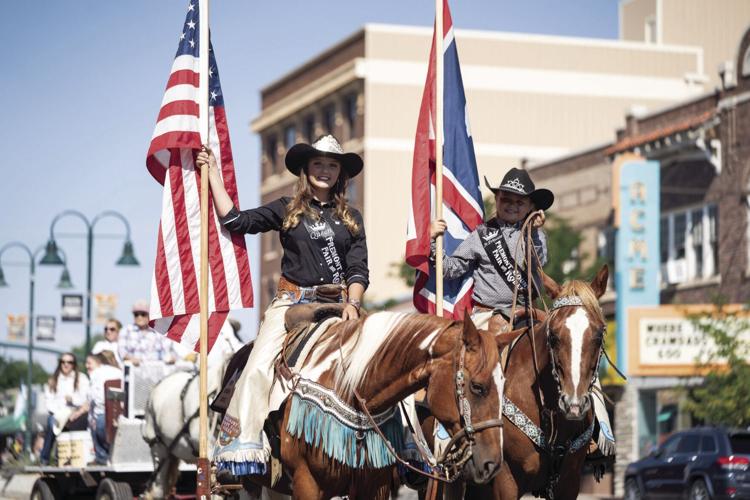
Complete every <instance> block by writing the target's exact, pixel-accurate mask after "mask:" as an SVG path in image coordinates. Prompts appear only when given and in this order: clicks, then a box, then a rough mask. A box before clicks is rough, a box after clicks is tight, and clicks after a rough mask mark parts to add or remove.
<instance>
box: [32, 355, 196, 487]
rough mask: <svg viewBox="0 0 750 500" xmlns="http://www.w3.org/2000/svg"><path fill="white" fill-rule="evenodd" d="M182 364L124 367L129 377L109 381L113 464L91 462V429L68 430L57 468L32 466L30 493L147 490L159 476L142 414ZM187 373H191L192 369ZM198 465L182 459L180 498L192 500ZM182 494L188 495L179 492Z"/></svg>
mask: <svg viewBox="0 0 750 500" xmlns="http://www.w3.org/2000/svg"><path fill="white" fill-rule="evenodd" d="M179 368H180V367H174V366H164V365H159V366H157V365H144V366H138V367H136V366H133V365H130V364H127V365H126V367H125V376H124V380H123V381H122V382H121V383H120V381H116V382H108V383H107V384H106V386H105V387H106V421H107V423H108V426H107V441H108V442H109V443H110V445H111V448H110V462H109V464H107V465H93V464H89V460H91V459H93V457H92V456H91V455H90V447H91V442H90V440H89V439H87V434H88V431H86V432H77V433H69V435H65V434H66V433H63V435H61V436H60V437H59V438H58V441H61V442H62V444H60V445H59V446H58V451H60V449H61V448H64V450H63V451H62V452H61V453H59V456H58V464H57V465H55V466H48V465H42V466H28V467H26V468H25V469H24V471H25V472H26V473H30V474H38V475H39V478H38V479H37V480H36V482H35V483H34V486H33V488H32V491H31V496H30V498H32V499H33V500H53V499H60V498H96V499H108V500H124V499H127V500H131V499H132V498H133V497H137V496H139V495H141V494H143V493H145V492H147V491H148V489H149V487H150V485H151V483H153V481H154V480H155V478H156V476H157V474H158V467H157V470H156V471H155V470H154V463H153V459H152V454H151V449H150V447H149V444H148V443H147V442H146V441H145V440H144V438H143V436H142V427H143V423H144V419H143V417H144V416H145V414H146V411H147V406H148V400H149V395H150V394H151V392H152V389H153V388H154V386H155V385H157V384H158V383H159V381H161V380H163V379H164V378H165V377H166V376H167V375H169V373H170V372H175V371H179ZM185 376H188V377H190V376H192V375H191V373H190V372H187V373H186V374H185ZM195 470H196V468H195V465H193V464H189V463H184V462H183V463H182V464H181V465H180V466H179V474H177V476H178V478H177V479H178V480H177V484H176V491H177V492H178V495H177V497H178V498H190V497H192V496H194V493H195ZM179 493H183V495H180V494H179Z"/></svg>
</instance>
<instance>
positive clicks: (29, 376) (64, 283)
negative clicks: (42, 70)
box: [0, 241, 71, 451]
mask: <svg viewBox="0 0 750 500" xmlns="http://www.w3.org/2000/svg"><path fill="white" fill-rule="evenodd" d="M11 248H20V249H21V250H23V251H24V252H25V253H26V255H27V256H28V258H29V319H28V321H29V338H28V368H27V371H26V434H25V439H24V441H25V443H26V449H27V450H28V451H31V427H32V414H31V412H32V408H31V406H32V397H31V384H32V381H33V374H34V372H33V370H32V366H33V361H34V359H33V354H32V353H33V352H34V287H35V283H36V258H37V256H38V255H39V253H40V252H41V251H42V250H44V247H39V248H38V249H37V250H36V251H35V252H32V251H31V249H30V248H29V247H28V246H27V245H25V244H24V243H21V242H20V241H13V242H10V243H8V244H6V245H5V246H3V248H2V249H0V263H2V257H3V254H4V253H5V251H6V250H9V249H11ZM63 256H64V254H63ZM61 261H62V263H63V265H64V264H65V261H64V260H63V259H61ZM6 286H8V283H7V282H6V281H5V273H3V269H2V265H0V287H6ZM69 286H71V284H70V276H69V274H68V267H67V266H65V267H64V269H63V275H62V276H61V278H60V284H59V285H58V287H59V288H67V287H69Z"/></svg>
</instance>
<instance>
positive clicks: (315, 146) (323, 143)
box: [284, 134, 363, 178]
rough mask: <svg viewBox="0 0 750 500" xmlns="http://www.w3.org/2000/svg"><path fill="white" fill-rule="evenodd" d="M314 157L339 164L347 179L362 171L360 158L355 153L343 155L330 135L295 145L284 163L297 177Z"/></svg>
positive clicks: (337, 143) (290, 149)
mask: <svg viewBox="0 0 750 500" xmlns="http://www.w3.org/2000/svg"><path fill="white" fill-rule="evenodd" d="M316 156H325V157H327V158H334V159H336V160H338V161H339V162H340V163H341V168H342V169H343V170H344V171H345V172H346V174H347V175H348V176H349V178H352V177H354V176H355V175H357V174H358V173H360V172H361V171H362V166H363V163H362V157H360V156H359V155H358V154H356V153H344V150H343V149H342V148H341V144H339V141H337V140H336V138H335V137H334V136H332V135H330V134H329V135H324V136H323V137H321V138H320V139H318V140H317V141H315V142H313V143H312V145H311V144H305V143H300V144H295V145H294V146H292V147H291V148H289V151H287V153H286V157H285V158H284V163H286V168H287V170H289V171H290V172H291V173H293V174H294V175H296V176H299V173H300V172H301V171H302V167H304V166H305V165H307V162H308V160H310V158H314V157H316Z"/></svg>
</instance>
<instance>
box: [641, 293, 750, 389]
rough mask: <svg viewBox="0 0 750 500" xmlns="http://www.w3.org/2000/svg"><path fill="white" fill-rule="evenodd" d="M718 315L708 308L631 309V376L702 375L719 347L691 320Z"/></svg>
mask: <svg viewBox="0 0 750 500" xmlns="http://www.w3.org/2000/svg"><path fill="white" fill-rule="evenodd" d="M724 310H725V311H726V312H737V311H740V310H742V306H741V305H731V306H725V308H724ZM715 312H716V307H715V306H712V305H705V304H698V305H689V306H668V305H667V306H657V307H630V308H628V329H629V332H628V344H629V345H628V351H629V353H628V374H629V375H636V376H694V375H700V374H701V373H700V371H701V367H700V366H699V365H700V364H701V363H706V362H707V359H708V354H709V353H712V352H715V349H716V346H715V344H714V342H713V340H712V339H711V338H710V337H708V336H706V335H705V334H704V333H703V332H702V331H701V330H700V329H698V328H696V327H695V325H694V323H693V321H692V320H691V316H693V315H696V314H711V313H715ZM748 341H750V332H748ZM721 364H722V363H721V362H719V363H718V366H720V365H721ZM704 368H705V367H704Z"/></svg>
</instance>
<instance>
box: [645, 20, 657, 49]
mask: <svg viewBox="0 0 750 500" xmlns="http://www.w3.org/2000/svg"><path fill="white" fill-rule="evenodd" d="M643 39H644V41H645V42H646V43H658V41H659V40H658V34H657V33H656V17H655V16H649V17H647V18H646V22H645V23H644V26H643Z"/></svg>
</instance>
